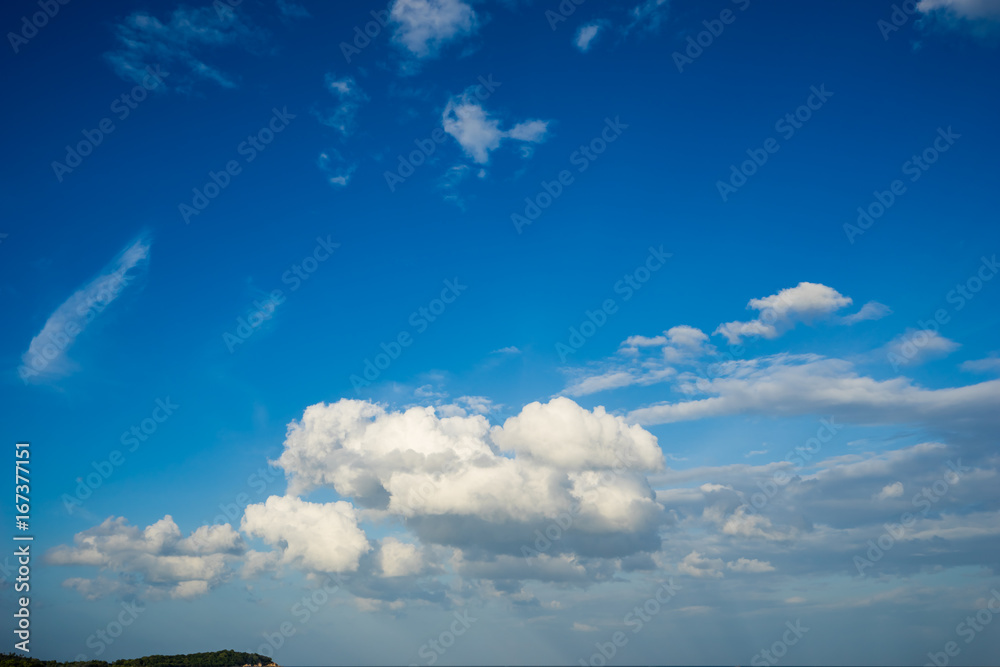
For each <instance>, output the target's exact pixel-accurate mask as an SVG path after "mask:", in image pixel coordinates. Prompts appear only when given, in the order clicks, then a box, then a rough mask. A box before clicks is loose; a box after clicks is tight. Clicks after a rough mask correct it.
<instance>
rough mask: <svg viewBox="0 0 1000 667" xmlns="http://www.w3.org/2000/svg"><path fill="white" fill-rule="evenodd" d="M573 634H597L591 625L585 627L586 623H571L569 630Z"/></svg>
mask: <svg viewBox="0 0 1000 667" xmlns="http://www.w3.org/2000/svg"><path fill="white" fill-rule="evenodd" d="M570 629H571V630H572V631H573V632H597V628H595V627H594V626H592V625H587V624H586V623H580V622H579V621H577V622H574V623H573V627H571V628H570Z"/></svg>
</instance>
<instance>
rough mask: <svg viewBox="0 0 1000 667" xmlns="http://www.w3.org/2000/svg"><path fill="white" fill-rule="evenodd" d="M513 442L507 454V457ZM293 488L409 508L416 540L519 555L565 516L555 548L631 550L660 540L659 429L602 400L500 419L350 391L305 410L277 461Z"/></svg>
mask: <svg viewBox="0 0 1000 667" xmlns="http://www.w3.org/2000/svg"><path fill="white" fill-rule="evenodd" d="M502 452H509V453H511V454H512V456H505V455H503V453H502ZM277 465H279V466H280V467H282V468H283V469H284V470H285V471H286V474H287V475H288V477H289V492H290V493H294V494H303V493H307V492H309V491H311V490H312V489H315V488H319V487H330V488H332V489H333V490H335V491H336V492H337V493H338V494H340V496H341V497H344V498H350V499H351V500H352V502H354V503H357V504H359V505H361V506H362V507H364V508H368V509H369V510H371V511H376V512H382V513H384V514H386V515H390V516H397V517H402V518H405V519H406V523H407V526H408V527H410V529H411V530H413V531H414V533H415V534H416V536H417V537H418V538H419V539H420V540H421V541H423V542H424V543H429V544H439V545H446V546H452V547H459V548H466V547H470V546H475V547H477V548H479V549H485V550H487V551H491V552H493V553H505V554H514V555H516V556H521V555H522V552H521V547H522V546H524V545H526V544H531V543H532V542H533V541H534V539H535V537H534V533H533V531H534V530H538V529H544V528H546V527H547V526H549V525H551V524H552V522H553V521H554V520H555V519H556V518H557V517H561V518H562V519H565V518H567V517H572V518H571V522H572V525H573V530H572V531H567V534H566V535H565V537H564V538H563V539H561V540H560V541H559V542H558V544H556V545H554V546H553V551H552V553H553V554H555V553H563V552H573V553H577V552H578V553H583V554H587V555H606V554H607V555H613V554H629V553H634V552H636V551H638V550H643V549H649V548H654V549H655V547H656V545H657V544H658V543H659V539H658V537H657V535H656V526H657V524H658V521H659V519H660V514H661V512H662V507H661V506H660V505H659V504H658V503H657V502H656V501H655V499H654V497H653V495H652V492H651V490H650V489H649V485H648V482H647V481H646V477H645V474H644V473H646V472H650V471H655V470H659V469H660V468H661V467H662V466H663V457H662V452H661V451H660V449H659V446H658V444H657V442H656V439H655V437H653V436H652V435H651V434H650V433H648V432H647V431H645V430H644V429H641V428H639V427H635V426H631V425H628V424H626V423H625V422H624V420H623V419H622V418H621V417H616V416H612V415H610V414H607V413H606V412H605V411H604V409H603V408H596V409H595V410H593V411H588V410H584V409H583V408H581V407H580V406H579V405H577V404H576V403H574V402H573V401H571V400H570V399H566V398H560V399H554V400H552V401H550V402H549V403H547V404H540V403H532V404H530V405H528V406H525V408H524V409H523V410H522V411H521V413H520V414H518V415H516V416H514V417H511V418H509V419H507V420H506V421H505V422H504V424H503V425H502V426H495V427H492V428H491V427H490V425H489V422H488V421H487V420H486V418H485V417H483V416H482V415H480V414H470V415H468V416H450V417H441V416H438V415H437V414H436V412H435V409H434V408H423V407H414V408H410V409H408V410H405V411H402V412H388V411H386V410H385V409H384V408H382V407H381V406H378V405H375V404H372V403H369V402H366V401H355V400H346V399H345V400H341V401H338V402H337V403H334V404H330V405H327V404H319V405H314V406H311V407H309V408H307V409H306V411H305V413H304V415H303V417H302V419H301V420H299V421H297V422H294V423H293V424H291V425H290V426H289V430H288V436H287V438H286V440H285V450H284V452H283V453H282V455H281V457H280V458H279V459H278V460H277Z"/></svg>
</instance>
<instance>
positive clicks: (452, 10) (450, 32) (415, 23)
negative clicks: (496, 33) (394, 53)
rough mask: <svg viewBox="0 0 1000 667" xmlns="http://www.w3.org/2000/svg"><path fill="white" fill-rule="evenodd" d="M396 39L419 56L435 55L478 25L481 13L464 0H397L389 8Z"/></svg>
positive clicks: (471, 32)
mask: <svg viewBox="0 0 1000 667" xmlns="http://www.w3.org/2000/svg"><path fill="white" fill-rule="evenodd" d="M389 20H390V22H391V23H392V24H393V41H395V42H396V43H397V44H399V45H400V46H401V47H403V48H404V49H406V50H407V51H408V52H409V53H410V54H412V55H413V56H414V57H416V58H418V59H423V58H433V57H436V56H437V55H438V53H439V52H440V51H441V49H442V48H443V47H444V46H445V45H446V44H448V43H449V42H452V41H454V40H457V39H459V38H461V37H466V36H468V35H471V34H473V33H475V32H476V30H477V29H478V28H479V17H478V16H476V12H475V10H474V9H473V8H472V6H471V5H469V4H468V3H465V2H463V1H462V0H394V2H393V3H392V6H391V7H390V8H389Z"/></svg>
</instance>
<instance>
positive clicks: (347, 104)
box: [316, 72, 368, 137]
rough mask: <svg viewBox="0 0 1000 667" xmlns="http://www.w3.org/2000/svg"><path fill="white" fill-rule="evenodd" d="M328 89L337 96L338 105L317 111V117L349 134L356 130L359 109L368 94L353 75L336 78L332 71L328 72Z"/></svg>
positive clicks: (342, 132)
mask: <svg viewBox="0 0 1000 667" xmlns="http://www.w3.org/2000/svg"><path fill="white" fill-rule="evenodd" d="M326 89H327V90H328V91H329V92H330V94H331V95H333V96H334V97H336V98H337V106H336V107H335V108H333V109H326V110H324V111H322V112H316V117H317V119H318V120H319V122H321V123H322V124H323V125H326V126H327V127H332V128H333V129H335V130H337V131H338V132H340V133H341V134H342V135H343V136H345V137H346V136H347V135H349V134H351V132H353V131H354V126H355V124H356V120H357V115H358V110H359V109H360V108H361V105H362V104H364V103H365V102H367V101H368V96H367V95H365V93H364V91H363V90H361V88H360V87H359V86H358V83H357V81H355V80H354V77H352V76H345V77H342V78H340V79H338V78H336V77H335V76H334V75H333V74H332V73H331V72H327V74H326Z"/></svg>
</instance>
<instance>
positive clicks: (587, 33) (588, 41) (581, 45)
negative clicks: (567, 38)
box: [573, 23, 601, 53]
mask: <svg viewBox="0 0 1000 667" xmlns="http://www.w3.org/2000/svg"><path fill="white" fill-rule="evenodd" d="M600 30H601V25H600V24H599V23H588V24H587V25H583V26H580V29H579V30H577V31H576V37H575V38H574V40H573V43H574V44H575V45H576V48H578V49H580V51H582V52H583V53H586V52H587V51H589V50H590V47H591V45H592V44H593V42H594V39H595V38H596V37H597V33H599V32H600Z"/></svg>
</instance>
